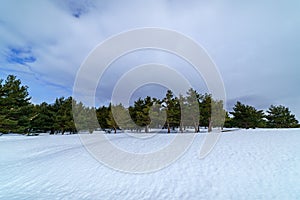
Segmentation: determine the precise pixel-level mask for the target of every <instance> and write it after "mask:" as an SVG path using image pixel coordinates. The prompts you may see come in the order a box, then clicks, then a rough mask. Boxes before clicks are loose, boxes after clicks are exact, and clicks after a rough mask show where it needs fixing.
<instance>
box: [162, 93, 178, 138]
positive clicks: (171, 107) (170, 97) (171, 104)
mask: <svg viewBox="0 0 300 200" xmlns="http://www.w3.org/2000/svg"><path fill="white" fill-rule="evenodd" d="M163 107H164V110H165V111H166V114H167V120H166V124H165V126H166V127H167V129H168V133H170V132H171V131H170V129H171V128H173V129H175V127H178V126H179V125H180V119H181V109H180V101H179V99H178V98H177V97H174V94H173V92H172V91H171V90H168V91H167V93H166V97H165V98H164V99H163Z"/></svg>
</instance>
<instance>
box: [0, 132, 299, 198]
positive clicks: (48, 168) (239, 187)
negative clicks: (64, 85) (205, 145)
mask: <svg viewBox="0 0 300 200" xmlns="http://www.w3.org/2000/svg"><path fill="white" fill-rule="evenodd" d="M204 135H205V134H198V135H197V136H196V139H195V141H194V143H193V144H192V146H191V148H190V149H189V150H188V151H187V152H186V153H185V154H184V155H183V156H182V157H181V158H179V159H178V160H177V161H176V162H175V163H173V164H172V165H170V166H169V167H167V168H164V169H163V170H160V171H157V172H154V173H148V174H129V173H122V172H119V171H115V170H113V169H110V168H107V167H106V166H104V165H102V164H101V163H99V162H98V161H96V160H95V159H94V158H93V157H92V156H91V155H90V154H89V153H88V152H87V151H86V150H85V148H84V147H83V146H82V144H81V141H80V138H79V136H78V135H56V136H36V137H26V136H8V135H2V136H1V137H0V199H3V200H4V199H251V200H252V199H299V198H300V129H283V130H280V129H277V130H270V129H268V130H264V129H262V130H239V131H234V132H226V133H223V134H222V136H221V138H220V140H219V142H218V143H217V145H216V146H215V148H214V149H213V151H212V152H211V153H210V154H209V155H208V156H207V157H206V158H205V159H202V160H200V159H198V158H197V157H198V154H199V150H200V146H201V143H202V142H203V139H204ZM108 137H109V138H110V139H111V140H112V141H115V144H116V145H119V146H120V147H121V148H127V147H128V150H130V151H133V152H135V151H136V152H144V151H146V150H147V149H149V150H153V149H157V148H161V147H163V146H164V145H167V144H168V142H169V141H170V139H172V137H174V134H170V135H167V134H160V135H156V136H155V137H152V138H151V142H147V140H145V139H144V140H142V141H144V142H140V141H139V142H138V141H137V140H131V139H130V138H128V137H126V135H124V134H116V135H114V134H111V135H108ZM112 156H113V155H112ZM124 162H126V161H124Z"/></svg>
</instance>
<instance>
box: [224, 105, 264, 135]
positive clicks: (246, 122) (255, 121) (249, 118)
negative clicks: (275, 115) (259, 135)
mask: <svg viewBox="0 0 300 200" xmlns="http://www.w3.org/2000/svg"><path fill="white" fill-rule="evenodd" d="M230 114H232V115H233V119H232V122H233V124H234V126H237V127H239V128H246V129H248V128H256V127H261V126H262V124H263V123H264V113H263V111H262V110H256V109H255V108H254V107H253V106H249V105H244V104H242V103H241V102H239V101H238V102H237V103H236V104H235V106H234V108H233V112H230Z"/></svg>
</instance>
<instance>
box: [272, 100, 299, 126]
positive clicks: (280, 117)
mask: <svg viewBox="0 0 300 200" xmlns="http://www.w3.org/2000/svg"><path fill="white" fill-rule="evenodd" d="M267 113H268V115H267V116H266V118H267V120H268V122H267V125H268V126H269V127H271V128H291V127H297V125H298V121H297V120H296V118H295V115H293V114H291V111H290V110H289V108H287V107H284V106H282V105H279V106H274V105H271V106H270V108H269V109H268V110H267Z"/></svg>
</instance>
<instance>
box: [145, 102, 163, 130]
mask: <svg viewBox="0 0 300 200" xmlns="http://www.w3.org/2000/svg"><path fill="white" fill-rule="evenodd" d="M152 101H153V104H152V106H151V109H150V113H149V115H150V119H151V123H150V127H151V128H161V127H163V126H164V124H165V122H166V118H167V115H166V112H165V111H164V110H163V107H162V102H161V101H160V100H158V99H156V98H153V100H152Z"/></svg>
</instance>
